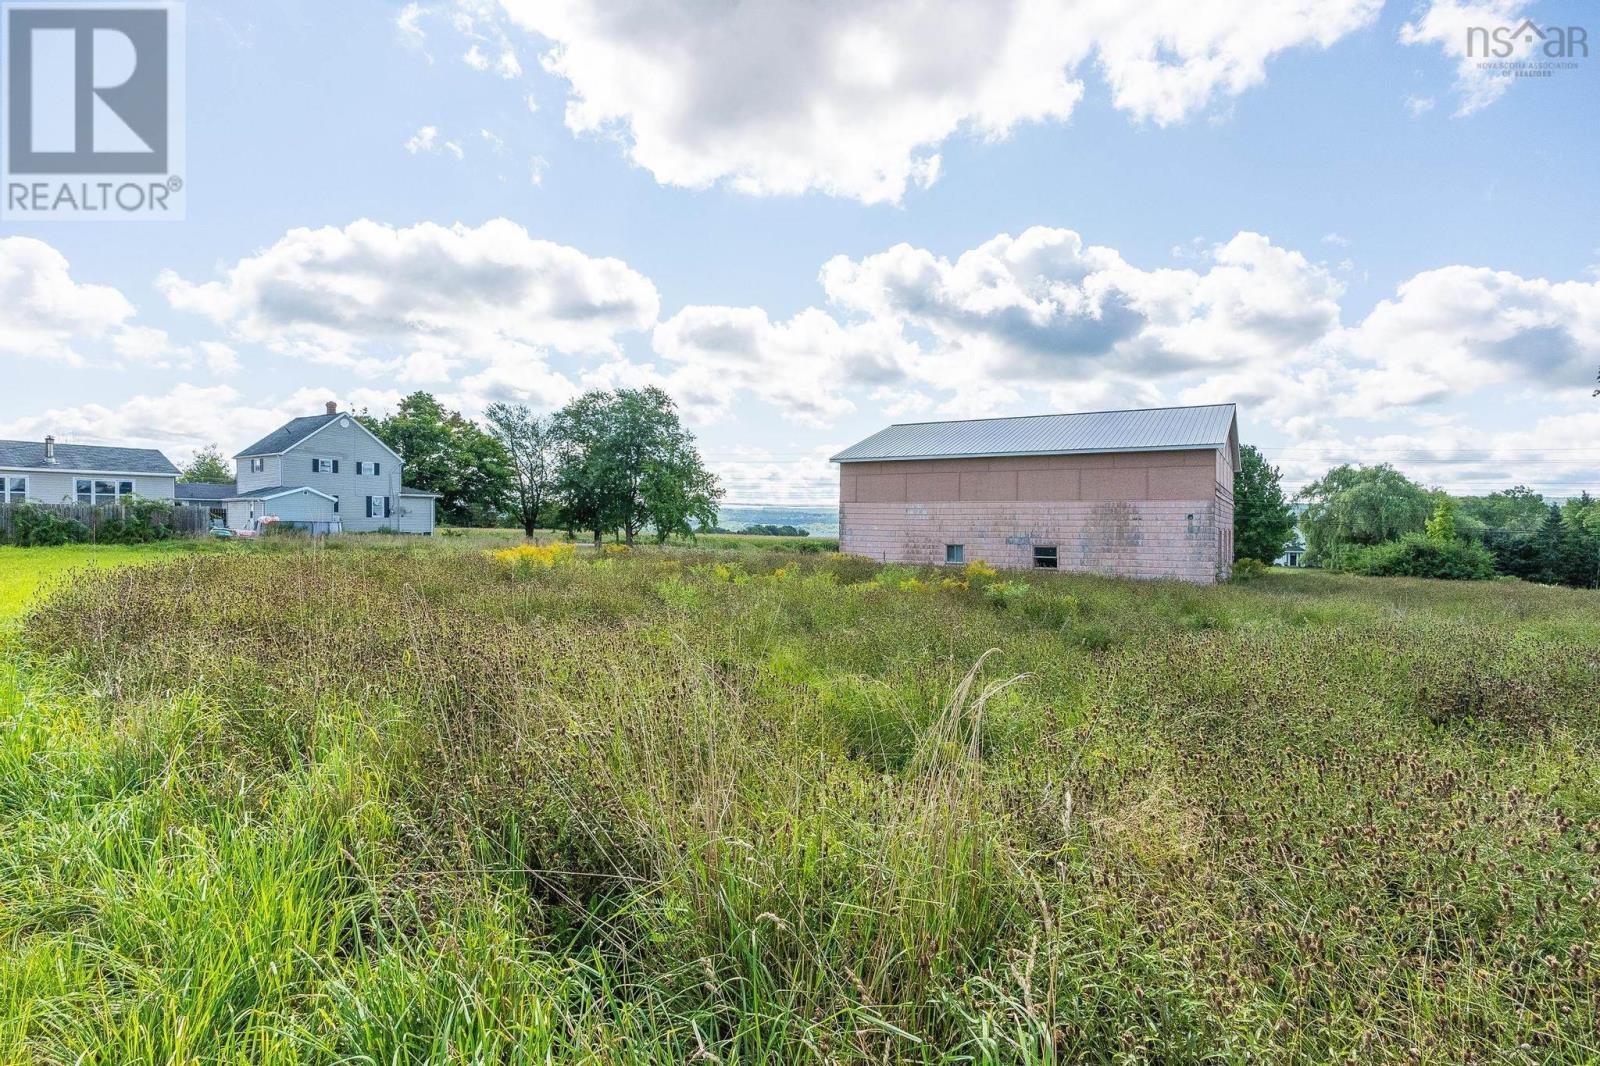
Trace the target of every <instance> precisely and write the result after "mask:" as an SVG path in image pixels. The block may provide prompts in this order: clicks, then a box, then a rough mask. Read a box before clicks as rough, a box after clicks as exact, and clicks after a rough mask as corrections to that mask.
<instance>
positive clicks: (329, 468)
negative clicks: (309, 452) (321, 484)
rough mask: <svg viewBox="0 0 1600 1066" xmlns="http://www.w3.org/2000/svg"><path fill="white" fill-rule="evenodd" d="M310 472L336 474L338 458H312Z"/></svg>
mask: <svg viewBox="0 0 1600 1066" xmlns="http://www.w3.org/2000/svg"><path fill="white" fill-rule="evenodd" d="M311 472H312V473H313V474H337V473H338V472H339V460H337V459H313V460H311Z"/></svg>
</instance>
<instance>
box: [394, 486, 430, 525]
mask: <svg viewBox="0 0 1600 1066" xmlns="http://www.w3.org/2000/svg"><path fill="white" fill-rule="evenodd" d="M433 505H434V499H433V497H432V496H421V495H415V494H411V493H405V494H402V495H401V496H400V500H399V509H398V510H397V512H396V515H395V526H394V528H396V529H398V530H399V531H400V532H402V533H432V532H433Z"/></svg>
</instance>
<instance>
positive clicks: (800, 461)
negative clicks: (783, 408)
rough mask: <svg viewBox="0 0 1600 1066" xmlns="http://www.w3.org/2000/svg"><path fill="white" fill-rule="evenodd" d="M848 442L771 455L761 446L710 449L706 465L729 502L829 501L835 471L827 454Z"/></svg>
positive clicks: (832, 498)
mask: <svg viewBox="0 0 1600 1066" xmlns="http://www.w3.org/2000/svg"><path fill="white" fill-rule="evenodd" d="M849 443H850V442H849V441H836V442H834V443H830V444H824V445H820V446H818V447H816V448H812V449H810V450H809V451H808V452H807V453H805V454H801V455H795V456H782V455H774V454H772V453H771V452H770V451H768V450H766V449H763V448H739V449H736V450H734V451H731V452H728V453H717V452H712V453H711V454H710V455H708V456H707V457H706V465H707V466H708V467H710V468H711V471H712V472H713V473H714V474H716V475H717V477H718V479H719V480H720V481H721V482H722V487H723V489H724V490H725V491H726V492H727V499H726V502H727V503H729V504H739V503H757V504H790V505H796V506H806V505H815V504H816V503H817V502H818V501H824V502H825V504H832V503H833V502H834V501H836V500H837V499H838V498H839V475H838V473H837V472H836V471H835V470H834V469H833V466H832V465H831V464H830V463H829V462H828V456H830V455H832V454H834V453H835V452H837V451H839V450H840V449H842V448H844V447H845V446H847V445H848V444H849Z"/></svg>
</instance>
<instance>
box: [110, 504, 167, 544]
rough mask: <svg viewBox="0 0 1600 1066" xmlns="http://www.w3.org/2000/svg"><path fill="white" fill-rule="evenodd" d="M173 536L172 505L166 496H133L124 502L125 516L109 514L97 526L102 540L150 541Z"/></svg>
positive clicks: (123, 541) (112, 541)
mask: <svg viewBox="0 0 1600 1066" xmlns="http://www.w3.org/2000/svg"><path fill="white" fill-rule="evenodd" d="M101 513H102V514H104V513H105V512H101ZM171 537H172V505H171V504H169V503H166V502H164V501H162V500H133V501H131V502H129V503H127V504H125V505H124V508H123V516H122V517H120V518H106V519H105V520H104V521H102V522H100V524H99V525H97V526H96V527H95V530H94V539H95V541H96V542H97V543H100V544H149V543H150V542H151V541H156V540H169V539H171Z"/></svg>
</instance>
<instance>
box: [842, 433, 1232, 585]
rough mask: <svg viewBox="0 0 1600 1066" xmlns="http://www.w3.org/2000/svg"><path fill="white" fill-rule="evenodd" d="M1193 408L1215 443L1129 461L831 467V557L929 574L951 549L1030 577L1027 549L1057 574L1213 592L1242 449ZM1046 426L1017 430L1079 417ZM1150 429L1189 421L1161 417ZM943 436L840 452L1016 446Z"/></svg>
mask: <svg viewBox="0 0 1600 1066" xmlns="http://www.w3.org/2000/svg"><path fill="white" fill-rule="evenodd" d="M1196 410H1197V411H1202V412H1207V413H1208V414H1207V417H1208V419H1209V421H1210V429H1209V430H1208V431H1207V434H1208V435H1209V438H1210V440H1211V443H1205V444H1196V443H1192V441H1193V436H1184V437H1183V438H1182V439H1183V443H1182V445H1180V446H1178V447H1173V448H1170V449H1167V450H1162V449H1161V448H1160V447H1159V441H1157V440H1149V439H1145V438H1143V437H1140V438H1138V439H1137V446H1136V447H1133V448H1130V450H1125V451H1115V450H1096V451H1089V452H1075V453H1067V454H1026V455H1019V454H1008V455H994V456H990V457H981V456H977V457H960V458H937V457H933V458H917V459H909V458H908V459H895V458H885V459H876V460H874V459H871V458H863V459H859V460H850V459H846V460H845V461H843V462H841V463H840V468H839V526H840V532H839V535H840V550H842V551H845V552H849V553H852V554H858V555H865V556H868V557H871V558H874V559H877V560H880V561H883V562H905V563H912V564H918V565H939V564H942V563H944V562H945V559H946V548H947V546H950V545H960V546H961V548H962V551H961V557H962V558H963V559H965V560H968V561H970V560H973V559H984V560H986V561H988V562H990V563H991V564H993V565H995V566H998V567H1002V568H1007V569H1027V568H1032V567H1033V566H1034V565H1035V550H1036V549H1040V548H1043V549H1054V550H1055V558H1056V560H1057V567H1056V568H1057V569H1060V570H1067V571H1081V572H1090V573H1102V574H1113V575H1119V576H1124V577H1137V578H1176V579H1178V580H1183V581H1190V582H1195V583H1199V584H1211V583H1213V582H1216V581H1218V580H1221V579H1222V578H1224V577H1226V576H1227V574H1228V572H1229V569H1230V567H1231V564H1232V558H1233V555H1232V552H1233V466H1234V462H1235V459H1234V457H1235V456H1236V455H1237V450H1238V449H1237V439H1238V437H1237V429H1236V428H1235V426H1234V425H1233V415H1232V409H1231V408H1227V409H1226V418H1225V419H1224V420H1222V421H1221V423H1220V427H1219V424H1218V421H1217V416H1216V414H1215V412H1216V411H1217V410H1218V409H1217V408H1208V409H1196ZM1111 414H1112V415H1116V416H1129V418H1130V419H1131V420H1132V421H1133V424H1134V428H1135V429H1138V430H1141V431H1144V430H1147V428H1148V426H1149V425H1150V423H1151V420H1150V419H1147V418H1144V417H1143V416H1144V415H1145V414H1146V413H1145V412H1111ZM1048 417H1050V418H1052V419H1056V420H1057V421H1055V422H1052V423H1048V424H1047V423H1039V424H1036V425H1033V426H1028V427H1023V428H1024V429H1025V430H1026V431H1027V432H1029V433H1034V434H1037V433H1038V432H1039V431H1040V430H1041V428H1048V429H1050V431H1051V432H1054V433H1058V434H1061V435H1067V434H1071V433H1074V432H1078V429H1077V427H1075V426H1073V425H1072V424H1071V422H1070V420H1071V419H1072V418H1074V417H1078V416H1048ZM1084 417H1089V416H1084ZM1093 419H1094V421H1093V422H1092V423H1091V426H1092V428H1093V429H1094V430H1095V432H1096V433H1097V434H1100V435H1101V436H1102V437H1104V436H1106V435H1114V434H1115V433H1116V432H1118V431H1119V430H1120V429H1122V428H1123V427H1122V426H1121V425H1120V424H1119V422H1118V420H1117V419H1112V420H1109V421H1108V420H1107V419H1105V418H1104V417H1102V416H1101V415H1099V414H1096V415H1095V416H1093ZM995 421H1004V420H995ZM1019 421H1020V420H1019ZM1159 421H1161V422H1170V423H1174V424H1177V425H1180V426H1189V425H1192V424H1193V422H1194V420H1193V419H1187V418H1183V417H1175V416H1173V415H1170V414H1163V415H1162V417H1161V419H1160V420H1159ZM953 425H955V426H956V427H957V429H955V430H953V431H948V432H947V431H946V430H945V429H944V428H943V426H942V424H932V425H931V426H930V427H913V432H911V433H898V432H892V430H894V429H896V428H897V427H891V430H886V431H883V432H882V433H880V434H878V435H875V436H874V437H871V438H868V439H867V441H864V442H862V443H861V444H858V445H856V446H854V447H852V448H851V449H847V450H846V451H845V452H843V453H840V454H841V456H849V455H852V454H854V455H865V456H871V455H878V454H884V453H885V452H888V453H889V454H893V449H900V450H901V451H902V453H904V452H905V451H909V450H910V449H912V448H924V447H926V446H927V442H929V441H932V442H935V443H942V442H943V441H944V440H945V439H946V438H947V437H948V438H950V442H949V444H948V445H946V446H948V447H951V448H952V449H963V450H966V449H970V447H971V446H972V443H973V440H974V438H975V437H977V436H978V435H979V434H980V433H982V434H997V435H998V436H1000V437H1001V438H1002V439H1004V444H1003V446H1005V447H1013V446H1014V442H1013V441H1011V440H1010V439H1008V438H1010V437H1014V436H1016V434H1017V433H1018V432H1019V431H1018V430H1017V429H1016V428H1015V427H1010V426H1000V427H997V428H996V427H991V426H988V425H976V426H973V425H966V424H960V423H956V424H953ZM1219 437H1220V439H1219ZM908 439H909V441H910V443H909V444H907V443H906V442H907V441H908ZM1202 439H1204V437H1202ZM874 442H877V443H874Z"/></svg>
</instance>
